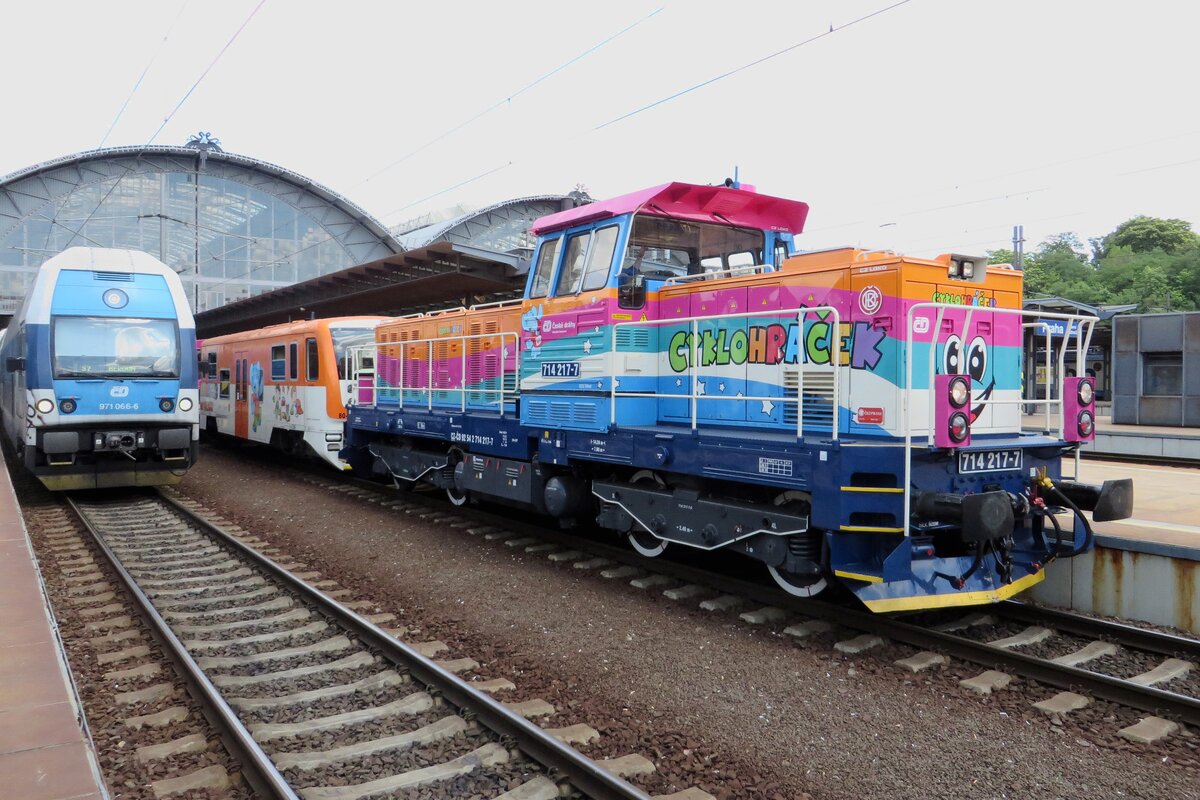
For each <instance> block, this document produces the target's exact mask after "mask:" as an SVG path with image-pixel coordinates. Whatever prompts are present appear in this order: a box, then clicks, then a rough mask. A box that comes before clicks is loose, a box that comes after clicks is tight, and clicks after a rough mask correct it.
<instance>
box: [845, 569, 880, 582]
mask: <svg viewBox="0 0 1200 800" xmlns="http://www.w3.org/2000/svg"><path fill="white" fill-rule="evenodd" d="M833 574H834V575H837V576H838V577H839V578H849V579H850V580H853V581H863V582H864V583H883V578H881V577H879V576H878V575H864V574H863V573H861V572H846V571H845V570H840V569H835V570H834V571H833Z"/></svg>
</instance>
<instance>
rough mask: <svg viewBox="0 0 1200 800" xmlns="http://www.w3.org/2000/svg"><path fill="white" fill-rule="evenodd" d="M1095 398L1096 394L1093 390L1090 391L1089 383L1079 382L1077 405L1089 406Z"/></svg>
mask: <svg viewBox="0 0 1200 800" xmlns="http://www.w3.org/2000/svg"><path fill="white" fill-rule="evenodd" d="M1095 396H1096V392H1095V390H1094V389H1092V382H1091V381H1080V382H1079V404H1080V405H1081V406H1090V405H1091V404H1092V400H1094V399H1095Z"/></svg>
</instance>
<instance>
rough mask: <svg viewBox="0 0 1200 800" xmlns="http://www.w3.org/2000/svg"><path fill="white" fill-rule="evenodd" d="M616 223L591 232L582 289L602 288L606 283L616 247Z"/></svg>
mask: <svg viewBox="0 0 1200 800" xmlns="http://www.w3.org/2000/svg"><path fill="white" fill-rule="evenodd" d="M618 230H619V229H618V228H617V226H616V225H609V226H608V227H607V228H601V229H599V230H598V231H596V232H595V233H593V234H592V246H591V248H590V249H589V250H588V258H587V272H586V273H584V276H583V291H585V292H587V291H591V290H593V289H603V288H604V286H605V285H606V284H607V283H608V273H609V271H610V270H611V269H612V258H613V250H615V249H616V247H617V231H618Z"/></svg>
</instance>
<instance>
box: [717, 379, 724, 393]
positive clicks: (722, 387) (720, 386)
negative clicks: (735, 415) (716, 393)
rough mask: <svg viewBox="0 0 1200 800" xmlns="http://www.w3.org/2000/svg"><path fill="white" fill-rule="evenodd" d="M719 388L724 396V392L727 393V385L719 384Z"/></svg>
mask: <svg viewBox="0 0 1200 800" xmlns="http://www.w3.org/2000/svg"><path fill="white" fill-rule="evenodd" d="M717 388H718V389H720V390H721V393H722V394H724V392H725V383H724V382H723V381H722V382H721V383H719V384H717Z"/></svg>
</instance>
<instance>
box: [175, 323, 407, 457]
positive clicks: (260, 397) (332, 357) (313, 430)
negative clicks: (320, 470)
mask: <svg viewBox="0 0 1200 800" xmlns="http://www.w3.org/2000/svg"><path fill="white" fill-rule="evenodd" d="M386 319H388V318H387V317H338V318H334V319H318V320H304V321H302V322H286V323H283V324H281V325H272V326H270V327H268V328H262V329H260V330H255V331H247V332H245V333H233V334H229V335H227V336H217V337H215V338H212V339H205V340H204V341H202V342H200V346H199V350H198V355H197V358H198V360H199V372H200V423H201V425H203V426H204V429H205V430H206V431H207V432H209V433H224V434H228V435H230V436H236V437H237V438H239V439H246V440H247V441H252V442H260V443H263V444H270V445H273V446H275V447H277V448H278V449H280V450H282V451H283V452H284V453H287V454H289V455H300V454H308V455H313V456H316V457H317V458H319V459H321V460H323V461H327V462H329V463H330V464H332V465H333V466H335V467H337V468H338V469H346V468H348V467H347V465H346V463H345V462H344V461H342V460H341V459H340V458H339V457H338V451H339V450H341V449H342V428H343V426H344V425H345V420H346V403H347V402H349V401H350V399H351V396H352V395H353V394H354V392H356V391H357V383H359V382H362V383H364V384H365V385H366V386H367V387H370V386H371V384H372V382H373V373H372V371H371V368H372V364H371V358H372V356H371V355H370V354H368V353H367V351H366V350H364V349H363V345H368V344H370V343H372V342H374V340H375V336H374V330H375V326H376V325H378V324H379V323H380V322H383V321H384V320H386ZM347 353H351V354H353V358H352V359H351V361H347V359H346V354H347ZM353 359H357V361H354V360H353ZM347 370H349V372H352V373H354V374H355V375H356V376H357V377H356V378H355V381H354V382H351V381H350V380H349V377H350V375H349V374H348V372H347ZM368 392H369V389H368ZM367 396H369V394H368V395H367Z"/></svg>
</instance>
